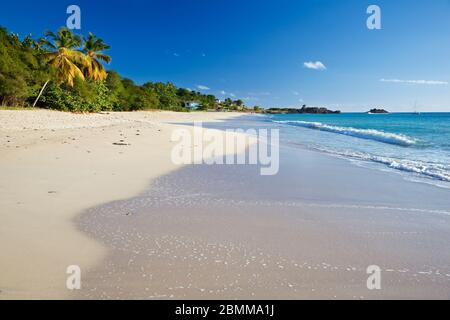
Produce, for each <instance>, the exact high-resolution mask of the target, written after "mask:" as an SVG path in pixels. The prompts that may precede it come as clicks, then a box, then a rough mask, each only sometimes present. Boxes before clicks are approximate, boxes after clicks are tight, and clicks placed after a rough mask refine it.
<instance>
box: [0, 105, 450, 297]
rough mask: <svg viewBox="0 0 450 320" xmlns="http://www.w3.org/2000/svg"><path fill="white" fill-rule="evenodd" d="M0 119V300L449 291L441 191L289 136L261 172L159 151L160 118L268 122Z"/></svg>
mask: <svg viewBox="0 0 450 320" xmlns="http://www.w3.org/2000/svg"><path fill="white" fill-rule="evenodd" d="M0 120H1V123H2V129H1V133H2V135H1V139H2V140H1V148H2V149H1V152H2V157H1V159H0V161H1V166H0V168H1V179H0V181H1V182H0V183H1V185H0V192H1V202H0V212H1V216H0V219H1V221H0V222H1V223H0V231H1V232H0V246H1V247H0V249H1V250H0V251H1V252H2V259H1V260H0V270H1V278H0V290H1V294H0V298H2V299H15V298H26V299H37V298H44V299H49V298H71V299H415V298H437V299H448V298H449V297H450V255H449V254H448V250H447V247H448V243H450V212H449V209H448V208H450V197H449V194H450V191H449V190H448V189H445V188H439V187H436V186H433V185H428V184H424V183H417V182H414V181H407V180H405V179H404V178H403V177H402V176H400V175H397V174H393V173H391V172H384V171H379V170H373V169H369V168H364V167H360V166H356V165H354V164H352V163H351V162H349V161H347V160H344V159H339V158H336V157H332V156H329V155H326V154H323V153H319V152H315V151H310V150H306V149H303V148H297V147H293V146H289V145H283V146H282V147H281V150H280V152H281V153H280V171H279V173H278V174H277V175H274V176H266V177H264V176H261V175H260V172H259V170H258V167H257V166H248V165H228V166H226V165H212V166H210V165H188V166H176V165H173V164H172V162H171V161H170V150H171V148H172V146H173V143H171V142H170V135H171V132H172V130H173V129H174V128H190V125H189V124H190V123H191V122H192V121H194V120H202V121H205V122H207V123H208V125H207V126H206V127H210V128H213V129H215V130H221V129H225V128H226V127H229V128H233V127H234V128H245V127H249V126H265V125H267V124H266V123H264V122H261V121H260V122H258V121H257V120H255V119H251V118H249V117H242V116H240V115H239V114H228V113H227V114H224V113H189V114H186V113H183V114H180V113H169V112H138V113H121V114H115V113H110V114H93V115H72V114H65V113H58V112H48V111H29V112H22V111H20V112H17V111H14V112H13V111H1V112H0ZM219 120H226V121H219ZM174 123H177V124H174ZM114 143H118V144H114ZM72 264H76V265H79V266H80V267H81V269H82V270H83V273H82V290H75V291H69V290H67V289H66V287H65V281H66V277H67V275H66V273H65V271H66V267H67V266H68V265H72ZM370 265H376V266H379V268H380V269H381V274H382V288H381V290H369V289H368V288H367V285H366V280H367V278H368V274H367V272H366V270H367V267H368V266H370Z"/></svg>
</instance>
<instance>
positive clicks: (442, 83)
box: [380, 79, 448, 85]
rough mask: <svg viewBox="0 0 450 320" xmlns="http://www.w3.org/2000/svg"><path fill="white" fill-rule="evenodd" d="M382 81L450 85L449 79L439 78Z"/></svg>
mask: <svg viewBox="0 0 450 320" xmlns="http://www.w3.org/2000/svg"><path fill="white" fill-rule="evenodd" d="M380 81H381V82H391V83H408V84H426V85H448V82H447V81H438V80H400V79H380Z"/></svg>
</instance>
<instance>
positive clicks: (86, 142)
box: [0, 110, 240, 299]
mask: <svg viewBox="0 0 450 320" xmlns="http://www.w3.org/2000/svg"><path fill="white" fill-rule="evenodd" d="M238 116H240V115H239V114H232V113H209V112H208V113H200V112H199V113H197V112H196V113H173V112H130V113H125V112H124V113H107V114H87V115H82V114H70V113H62V112H55V111H45V110H33V111H17V110H14V111H5V110H1V111H0V133H1V134H0V153H1V154H2V157H1V158H0V195H1V196H0V199H1V200H0V212H1V215H0V252H2V259H0V290H1V292H0V299H16V298H19V299H20V298H24V299H42V298H43V299H51V298H64V297H65V296H66V295H67V289H66V285H65V282H66V278H67V275H66V268H67V266H69V265H72V264H77V265H80V267H81V268H82V269H83V268H88V267H90V266H92V265H94V264H95V263H97V262H99V261H101V259H102V258H103V257H104V255H105V252H106V251H105V248H104V247H103V246H101V245H100V244H99V243H98V242H96V241H95V240H92V239H90V238H88V237H87V236H86V235H84V234H82V233H81V232H80V231H79V230H77V228H76V226H75V225H74V223H73V219H74V218H75V217H76V216H77V215H78V214H80V213H81V212H82V211H83V210H86V209H87V208H89V207H92V206H95V205H99V204H101V203H105V202H108V201H112V200H118V199H124V198H128V197H131V196H134V195H135V194H138V193H139V192H140V191H142V190H143V189H144V188H145V187H146V186H147V185H148V184H149V182H151V181H152V179H155V178H156V177H159V176H161V175H164V174H167V173H168V172H170V171H172V170H175V169H177V168H179V166H176V165H174V164H172V162H171V161H170V150H171V148H172V146H173V143H172V142H170V135H171V132H172V129H174V128H176V127H177V125H175V124H171V123H176V122H179V123H181V122H193V121H204V122H213V121H219V120H225V119H230V118H234V117H238ZM184 127H185V126H184ZM121 142H124V143H126V144H127V145H114V144H113V143H121Z"/></svg>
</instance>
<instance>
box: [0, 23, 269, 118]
mask: <svg viewBox="0 0 450 320" xmlns="http://www.w3.org/2000/svg"><path fill="white" fill-rule="evenodd" d="M108 49H110V47H109V46H108V45H107V44H106V43H105V42H104V41H103V40H102V39H100V38H98V37H97V36H95V35H94V34H92V33H89V34H88V36H87V37H84V38H83V37H81V36H79V35H76V34H74V33H72V31H70V30H69V29H67V28H61V29H59V30H58V32H56V33H54V32H47V33H46V34H45V37H43V38H40V39H37V40H35V39H33V38H31V36H27V37H26V38H24V39H20V38H19V37H18V36H17V35H16V34H14V33H9V32H8V31H7V30H6V29H5V28H2V27H0V106H3V108H6V106H8V108H9V109H11V108H12V109H14V108H29V107H34V106H37V107H40V108H48V109H56V110H61V111H70V112H99V111H134V110H149V109H162V110H174V111H188V110H190V109H191V108H190V107H191V106H192V105H193V104H195V105H196V106H197V107H196V109H198V110H221V111H252V112H254V111H257V112H259V111H261V109H260V108H259V107H255V108H251V109H248V108H247V107H246V106H245V105H244V102H243V101H242V100H236V101H233V100H231V99H226V100H225V101H219V100H218V99H217V98H216V97H215V96H214V95H205V94H202V93H200V92H195V91H190V90H187V89H183V88H177V87H176V86H175V85H174V84H172V83H161V82H156V83H154V82H147V83H145V84H143V85H137V84H135V83H134V82H133V81H132V80H130V79H127V78H123V77H121V76H120V75H119V74H118V73H117V72H115V71H106V70H105V67H104V64H108V63H110V62H111V57H110V56H108V55H107V54H105V53H104V51H106V50H108Z"/></svg>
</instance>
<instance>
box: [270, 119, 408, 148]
mask: <svg viewBox="0 0 450 320" xmlns="http://www.w3.org/2000/svg"><path fill="white" fill-rule="evenodd" d="M273 122H275V123H280V124H287V125H292V126H299V127H303V128H308V129H316V130H321V131H327V132H332V133H337V134H343V135H347V136H352V137H356V138H361V139H368V140H375V141H379V142H383V143H389V144H394V145H399V146H403V147H409V146H412V145H415V144H416V140H415V139H413V138H411V137H408V136H405V135H402V134H396V133H389V132H384V131H379V130H375V129H357V128H352V127H339V126H331V125H327V124H324V123H320V122H308V121H301V120H282V121H281V120H280V121H278V120H274V121H273Z"/></svg>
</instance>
